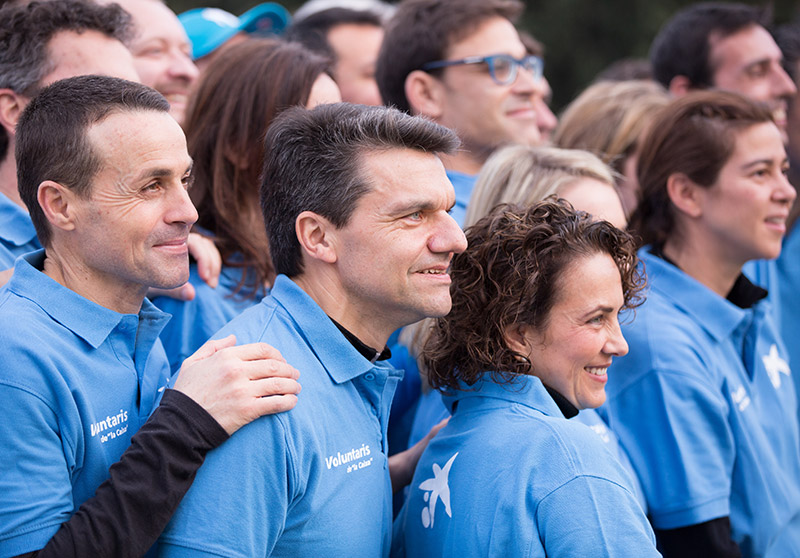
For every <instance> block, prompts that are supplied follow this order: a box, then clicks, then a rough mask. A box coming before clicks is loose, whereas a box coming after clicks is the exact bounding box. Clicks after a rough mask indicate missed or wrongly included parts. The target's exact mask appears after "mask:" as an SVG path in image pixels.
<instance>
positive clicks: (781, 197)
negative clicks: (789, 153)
mask: <svg viewBox="0 0 800 558" xmlns="http://www.w3.org/2000/svg"><path fill="white" fill-rule="evenodd" d="M796 197H797V190H795V188H794V186H792V184H791V183H790V182H789V179H788V178H786V175H785V174H783V173H780V175H779V177H778V184H777V188H775V191H774V192H773V199H775V200H776V201H779V202H782V203H787V204H789V205H791V204H792V202H794V199H795V198H796Z"/></svg>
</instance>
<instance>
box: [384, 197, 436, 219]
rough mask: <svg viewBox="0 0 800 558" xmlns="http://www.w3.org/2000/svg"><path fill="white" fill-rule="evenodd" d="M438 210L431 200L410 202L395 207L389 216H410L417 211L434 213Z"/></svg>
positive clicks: (391, 208) (389, 211) (390, 209)
mask: <svg viewBox="0 0 800 558" xmlns="http://www.w3.org/2000/svg"><path fill="white" fill-rule="evenodd" d="M436 208H437V205H436V204H434V203H433V202H431V201H430V200H419V201H410V202H408V203H404V204H403V205H398V206H395V207H390V208H389V209H388V211H387V213H388V214H389V215H408V214H410V213H414V212H415V211H433V210H435V209H436Z"/></svg>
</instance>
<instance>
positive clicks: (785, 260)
mask: <svg viewBox="0 0 800 558" xmlns="http://www.w3.org/2000/svg"><path fill="white" fill-rule="evenodd" d="M776 274H777V276H778V279H777V281H776V283H777V286H778V291H777V292H778V300H779V301H780V309H781V311H780V313H779V315H778V317H779V319H780V326H781V335H783V341H784V344H785V345H786V349H787V352H788V354H789V364H791V365H793V366H794V368H795V369H800V227H797V226H795V227H794V228H792V230H791V231H790V232H789V235H788V236H787V237H786V238H785V239H784V240H783V249H782V250H781V255H780V257H779V258H778V261H777V265H776ZM795 388H796V389H797V394H798V401H800V379H795Z"/></svg>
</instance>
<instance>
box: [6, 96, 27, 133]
mask: <svg viewBox="0 0 800 558" xmlns="http://www.w3.org/2000/svg"><path fill="white" fill-rule="evenodd" d="M27 104H28V100H27V99H26V98H25V97H22V96H21V95H18V94H17V93H15V92H14V91H12V90H11V89H0V126H2V127H3V128H4V129H5V130H6V132H7V133H8V135H10V136H12V137H13V136H14V130H15V129H16V127H17V121H18V120H19V115H20V114H22V110H23V109H24V108H25V107H26V106H27Z"/></svg>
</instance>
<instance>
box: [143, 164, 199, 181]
mask: <svg viewBox="0 0 800 558" xmlns="http://www.w3.org/2000/svg"><path fill="white" fill-rule="evenodd" d="M193 166H194V161H190V162H189V164H188V165H187V166H186V170H185V171H183V173H182V175H183V174H187V173H190V172H192V167H193ZM173 174H174V173H173V172H172V169H168V168H164V167H155V168H152V169H147V170H146V171H144V172H143V173H142V174H141V176H140V177H141V179H142V180H147V179H150V178H166V177H169V176H172V175H173Z"/></svg>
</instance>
